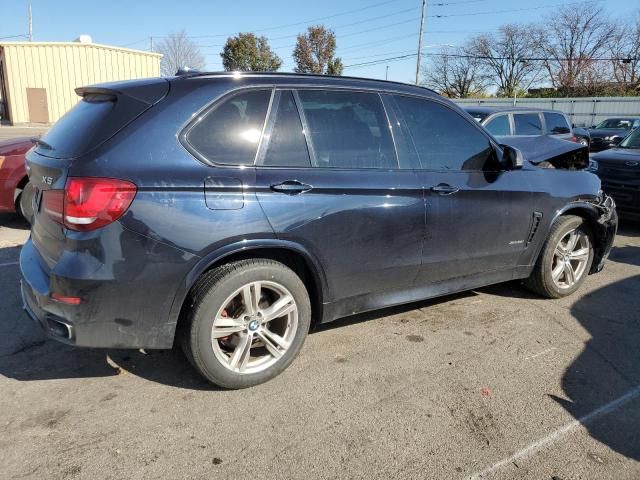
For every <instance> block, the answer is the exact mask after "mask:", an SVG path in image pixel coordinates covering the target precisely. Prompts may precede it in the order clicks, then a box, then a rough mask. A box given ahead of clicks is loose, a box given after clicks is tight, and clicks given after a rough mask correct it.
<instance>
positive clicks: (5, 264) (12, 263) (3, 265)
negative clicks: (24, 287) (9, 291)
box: [0, 262, 20, 267]
mask: <svg viewBox="0 0 640 480" xmlns="http://www.w3.org/2000/svg"><path fill="white" fill-rule="evenodd" d="M19 263H20V262H8V263H0V267H11V266H12V265H18V264H19Z"/></svg>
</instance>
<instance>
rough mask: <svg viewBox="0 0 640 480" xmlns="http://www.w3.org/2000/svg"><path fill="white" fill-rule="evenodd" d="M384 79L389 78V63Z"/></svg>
mask: <svg viewBox="0 0 640 480" xmlns="http://www.w3.org/2000/svg"><path fill="white" fill-rule="evenodd" d="M384 79H385V80H389V65H387V71H386V72H385V74H384Z"/></svg>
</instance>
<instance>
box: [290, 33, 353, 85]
mask: <svg viewBox="0 0 640 480" xmlns="http://www.w3.org/2000/svg"><path fill="white" fill-rule="evenodd" d="M335 53H336V35H335V33H333V31H332V30H329V29H327V28H325V27H324V26H323V25H314V26H312V27H309V28H308V29H307V33H305V34H302V35H298V39H297V41H296V48H295V49H294V50H293V59H294V60H295V62H296V68H295V71H296V72H297V73H316V74H322V75H342V69H343V65H342V60H341V59H340V58H338V57H334V55H335Z"/></svg>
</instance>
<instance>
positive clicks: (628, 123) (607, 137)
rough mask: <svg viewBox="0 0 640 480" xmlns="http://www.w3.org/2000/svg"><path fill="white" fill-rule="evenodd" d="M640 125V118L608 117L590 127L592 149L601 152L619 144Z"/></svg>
mask: <svg viewBox="0 0 640 480" xmlns="http://www.w3.org/2000/svg"><path fill="white" fill-rule="evenodd" d="M638 127H640V118H638V117H625V118H607V119H606V120H603V121H602V122H600V123H599V124H597V125H594V126H592V127H591V128H590V129H589V134H590V135H591V151H592V152H600V151H602V150H606V149H608V148H613V147H615V146H617V145H618V144H619V143H620V142H621V141H622V140H623V139H624V138H625V137H626V136H627V135H628V134H629V133H630V132H632V131H634V130H636V129H637V128H638Z"/></svg>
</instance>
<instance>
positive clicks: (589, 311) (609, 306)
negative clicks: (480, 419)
mask: <svg viewBox="0 0 640 480" xmlns="http://www.w3.org/2000/svg"><path fill="white" fill-rule="evenodd" d="M639 292H640V275H636V276H633V277H630V278H626V279H624V280H620V281H618V282H615V283H612V284H609V285H606V286H604V287H602V288H600V289H598V290H596V291H594V292H592V293H589V294H588V295H585V296H583V297H581V298H580V299H579V300H578V301H577V302H576V303H574V304H573V306H572V307H571V313H572V315H573V316H574V317H575V318H576V319H577V320H578V322H579V323H580V325H581V326H582V327H583V328H584V329H585V330H586V331H587V332H588V333H589V335H590V336H591V338H590V339H589V340H588V341H587V342H586V343H585V347H584V350H583V351H582V353H581V354H580V355H579V356H578V357H577V358H576V359H575V360H574V361H573V363H572V364H571V365H570V366H569V367H568V368H567V369H566V371H565V373H564V375H563V377H562V388H563V390H564V393H565V396H566V397H567V398H559V397H556V396H553V395H552V396H551V397H552V398H553V399H554V400H555V401H556V402H558V403H559V404H560V405H562V406H563V407H564V408H565V409H566V410H567V411H568V412H569V413H570V414H571V415H572V416H573V417H574V418H576V419H577V420H578V421H580V423H582V424H583V426H584V428H586V429H587V431H588V432H589V434H590V435H591V437H593V438H594V439H596V440H598V441H600V442H602V443H603V444H605V445H607V446H608V447H610V448H611V449H612V450H614V451H616V452H618V453H620V454H622V455H624V456H626V457H628V458H631V459H635V460H640V349H639V348H638V345H639V344H640V313H639V312H640V295H638V293H639ZM621 399H622V400H621ZM603 407H604V409H603ZM594 411H599V412H600V413H602V415H599V414H597V415H594V414H593V412H594Z"/></svg>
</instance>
